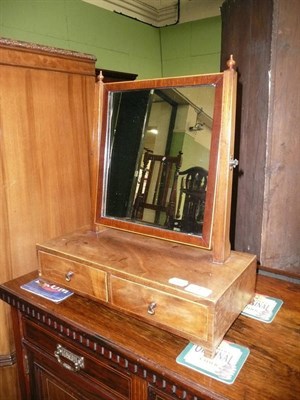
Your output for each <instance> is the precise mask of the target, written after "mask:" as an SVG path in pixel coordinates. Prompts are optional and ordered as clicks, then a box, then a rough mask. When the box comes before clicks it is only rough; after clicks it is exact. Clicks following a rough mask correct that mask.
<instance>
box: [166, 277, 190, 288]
mask: <svg viewBox="0 0 300 400" xmlns="http://www.w3.org/2000/svg"><path fill="white" fill-rule="evenodd" d="M169 283H171V284H172V285H176V286H180V287H185V286H187V285H188V284H189V281H187V280H185V279H181V278H170V279H169Z"/></svg>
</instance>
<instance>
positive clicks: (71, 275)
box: [65, 271, 74, 282]
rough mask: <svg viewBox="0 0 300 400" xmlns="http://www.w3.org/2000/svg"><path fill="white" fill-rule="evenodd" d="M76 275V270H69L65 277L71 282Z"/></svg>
mask: <svg viewBox="0 0 300 400" xmlns="http://www.w3.org/2000/svg"><path fill="white" fill-rule="evenodd" d="M73 276H74V272H73V271H69V272H67V273H66V274H65V278H66V281H67V282H70V281H71V279H72V277H73Z"/></svg>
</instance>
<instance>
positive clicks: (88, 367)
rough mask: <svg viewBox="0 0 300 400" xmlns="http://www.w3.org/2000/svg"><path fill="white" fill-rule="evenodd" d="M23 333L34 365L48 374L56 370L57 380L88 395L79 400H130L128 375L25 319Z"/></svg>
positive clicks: (130, 382) (130, 381)
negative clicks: (34, 361)
mask: <svg viewBox="0 0 300 400" xmlns="http://www.w3.org/2000/svg"><path fill="white" fill-rule="evenodd" d="M23 331H24V344H25V346H26V347H27V348H28V349H29V351H30V352H31V354H34V359H35V360H36V365H41V363H42V364H43V369H47V370H48V372H49V373H51V372H52V373H53V370H55V371H56V375H57V377H59V378H61V379H62V380H63V381H65V382H66V383H67V382H69V384H70V385H72V383H73V385H74V383H75V382H76V387H77V388H79V389H81V390H82V389H83V390H84V392H85V393H88V392H91V393H90V394H89V395H87V396H83V397H82V398H84V399H86V398H91V399H102V398H103V399H115V400H125V399H130V393H131V390H132V388H131V385H132V380H131V376H130V374H126V373H123V372H121V371H119V370H117V369H116V367H115V366H113V365H110V364H109V363H108V362H107V361H105V360H100V359H99V355H97V354H91V352H89V351H86V350H85V349H83V348H82V347H81V346H79V345H78V344H74V343H72V342H71V340H65V339H64V338H62V337H60V336H59V335H56V334H54V333H51V332H50V331H48V330H46V329H44V328H43V327H41V326H39V325H37V324H35V323H34V322H32V321H30V320H29V319H27V318H23ZM35 369H36V368H35ZM89 387H90V388H91V389H89ZM97 393H99V395H98V396H96V394H97ZM39 398H40V397H39ZM43 398H44V397H43ZM68 398H69V397H68ZM72 398H73V397H72ZM74 398H75V397H74ZM76 398H78V397H76ZM80 398H81V397H80Z"/></svg>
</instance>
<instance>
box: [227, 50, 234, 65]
mask: <svg viewBox="0 0 300 400" xmlns="http://www.w3.org/2000/svg"><path fill="white" fill-rule="evenodd" d="M227 67H228V69H234V68H235V61H234V59H233V55H232V54H230V58H229V60H228V61H227Z"/></svg>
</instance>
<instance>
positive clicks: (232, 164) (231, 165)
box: [229, 158, 239, 169]
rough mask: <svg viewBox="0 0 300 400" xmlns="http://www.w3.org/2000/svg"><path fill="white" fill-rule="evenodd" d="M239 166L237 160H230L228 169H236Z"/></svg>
mask: <svg viewBox="0 0 300 400" xmlns="http://www.w3.org/2000/svg"><path fill="white" fill-rule="evenodd" d="M238 165H239V160H237V159H236V158H235V159H234V160H233V159H231V160H230V161H229V168H231V169H232V168H236V167H237V166H238Z"/></svg>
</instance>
